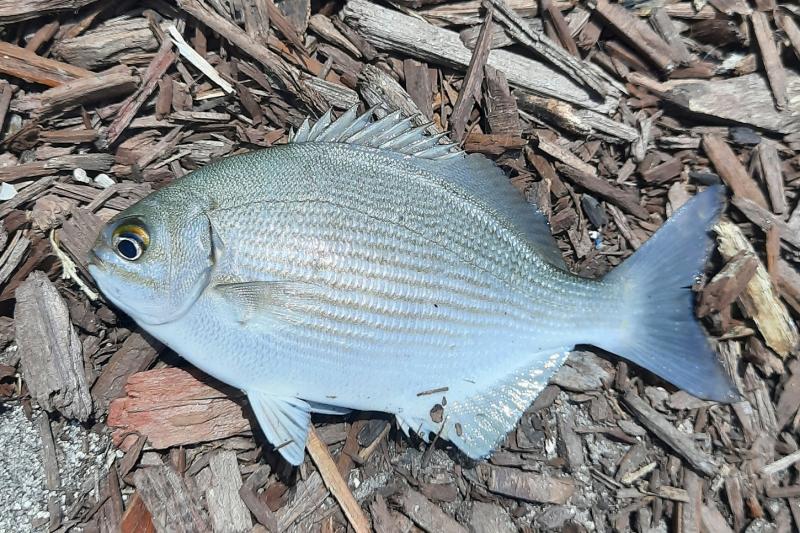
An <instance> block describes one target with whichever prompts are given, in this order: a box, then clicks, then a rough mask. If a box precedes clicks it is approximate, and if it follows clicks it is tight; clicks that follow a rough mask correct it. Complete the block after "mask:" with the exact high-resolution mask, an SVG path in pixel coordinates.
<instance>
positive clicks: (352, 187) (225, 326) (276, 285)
mask: <svg viewBox="0 0 800 533" xmlns="http://www.w3.org/2000/svg"><path fill="white" fill-rule="evenodd" d="M441 137H442V136H440V135H429V134H427V133H426V126H415V125H414V124H413V122H412V119H411V118H409V117H406V116H404V115H402V114H401V113H400V112H399V111H398V112H394V113H389V114H386V115H385V116H383V117H382V118H380V119H376V118H375V117H373V112H372V111H367V112H366V113H362V114H358V113H357V111H356V109H355V108H353V109H350V110H348V111H346V112H344V113H343V114H342V115H341V116H340V117H339V118H338V119H336V120H334V119H333V116H332V114H331V113H330V112H328V113H327V114H325V115H324V116H322V117H321V118H320V119H319V120H318V121H317V122H316V123H315V124H314V125H313V126H311V125H310V122H309V121H308V120H306V122H304V123H303V125H302V126H301V127H300V128H299V129H298V130H297V131H296V132H292V134H291V135H290V140H289V142H288V143H286V144H282V145H275V146H272V147H269V148H266V149H263V150H257V151H252V152H249V153H245V154H239V155H235V156H232V157H228V158H223V159H221V160H218V161H215V162H212V163H210V164H208V165H206V166H205V167H202V168H200V169H198V170H195V171H194V172H191V173H189V174H187V175H186V176H183V177H181V178H178V179H175V180H174V181H172V182H171V183H169V184H167V185H166V186H164V187H163V188H161V189H159V190H158V191H156V192H153V193H152V194H150V195H149V196H147V197H145V198H144V199H142V200H140V201H139V202H138V203H136V204H134V205H132V206H131V207H129V208H127V209H126V210H124V211H122V212H121V213H119V214H117V215H116V216H114V217H113V218H112V219H111V220H110V221H109V222H108V224H107V225H106V226H105V227H104V228H103V229H102V230H101V232H100V234H99V236H98V238H97V241H96V243H95V245H94V246H93V248H92V250H91V252H90V259H89V266H88V269H89V272H90V273H91V275H92V277H93V278H94V280H95V282H96V284H97V286H98V287H99V289H100V290H101V291H102V293H103V294H104V295H105V297H106V298H107V299H108V300H109V301H110V302H111V303H113V304H114V305H115V306H117V307H118V308H119V309H120V310H121V311H123V312H125V313H127V314H128V315H129V316H130V317H132V318H133V320H135V321H136V322H137V323H138V324H139V326H140V327H141V328H143V329H144V330H146V331H147V332H149V333H150V334H151V335H153V336H154V337H155V338H157V339H159V340H160V341H161V342H163V343H164V344H165V345H166V346H168V347H170V348H171V349H172V350H174V351H175V352H176V353H177V354H179V355H180V356H182V357H183V358H185V359H186V360H187V361H188V362H190V363H191V364H193V365H194V366H196V367H197V368H199V369H201V370H202V371H204V372H206V373H207V374H210V375H211V376H214V377H215V378H217V379H219V380H221V381H222V382H225V383H227V384H229V385H231V386H233V387H237V388H239V389H241V390H242V391H243V392H244V393H245V394H246V397H247V399H248V404H249V406H250V408H251V409H252V411H253V413H254V415H255V418H256V420H257V421H258V424H259V426H260V427H261V429H262V430H263V433H264V436H265V437H266V439H267V440H268V441H269V442H270V443H271V444H272V445H273V446H274V447H275V448H276V449H277V451H278V452H279V453H280V454H281V455H282V456H283V458H285V459H286V461H288V462H289V463H290V464H292V465H299V464H300V463H302V461H303V460H304V456H305V443H306V438H307V435H308V427H309V423H310V417H311V414H312V413H322V414H328V415H343V414H347V413H349V412H350V411H352V410H363V411H380V412H385V413H389V414H393V415H395V417H396V419H397V423H398V426H399V427H400V428H402V430H403V431H404V432H405V433H406V434H410V433H412V432H413V433H416V434H418V435H419V436H420V437H422V439H423V440H425V441H428V440H429V439H430V438H431V437H432V436H434V435H436V436H438V438H440V439H442V440H445V439H446V440H447V441H449V442H450V443H452V445H454V446H455V447H456V448H458V449H459V450H460V451H461V452H462V453H463V454H464V455H466V456H467V457H469V458H471V459H476V460H479V459H483V458H486V457H488V456H489V455H490V454H491V452H492V451H493V450H494V449H495V448H496V447H497V446H498V445H499V444H500V443H501V441H502V440H503V439H504V438H505V436H506V434H507V433H508V432H509V431H510V430H511V429H513V428H514V427H515V425H516V423H517V421H518V420H519V419H520V417H521V416H522V414H523V412H524V411H525V410H526V409H527V408H528V407H529V406H530V404H531V402H532V401H533V400H534V399H535V398H536V396H537V395H538V394H539V393H540V392H541V391H542V389H543V388H544V387H545V386H546V385H547V382H548V379H549V378H550V377H551V376H552V375H553V373H554V372H555V371H556V370H557V369H558V368H559V367H560V366H561V365H562V364H563V363H564V360H565V359H566V358H567V355H568V353H569V352H570V351H571V350H573V349H574V347H575V346H577V345H591V346H595V347H597V348H599V349H602V350H605V351H608V352H611V353H613V354H616V355H618V356H621V357H623V358H625V359H627V360H629V361H632V362H633V363H635V364H637V365H639V366H641V367H644V368H645V369H647V370H650V371H651V372H653V373H655V374H656V375H658V376H660V377H661V378H663V379H664V380H666V381H669V382H671V383H672V384H674V385H675V386H677V387H680V388H682V389H685V390H686V391H688V392H689V393H691V394H693V395H695V396H698V397H700V398H704V399H709V400H714V401H720V402H730V401H734V400H736V399H738V393H737V391H736V388H735V387H734V385H733V384H732V381H731V378H730V376H729V375H728V373H727V372H726V370H725V368H724V367H723V366H722V364H721V363H720V361H719V360H718V359H717V356H716V352H715V349H714V347H713V346H712V344H711V341H710V339H709V338H708V337H707V335H706V334H705V332H704V330H703V328H702V326H701V325H700V323H699V322H698V321H697V319H696V318H695V316H694V312H693V308H694V307H693V306H694V298H693V292H692V290H691V288H692V286H693V285H694V284H695V283H696V282H697V281H698V279H699V278H700V277H701V276H702V275H703V271H704V266H705V263H706V261H707V259H708V256H709V253H710V251H711V249H712V245H713V239H712V237H711V235H710V229H711V227H712V226H713V224H714V223H715V221H716V220H717V219H718V218H719V216H720V214H721V212H722V210H723V207H724V199H725V191H724V189H723V187H721V186H714V187H709V188H708V189H707V190H705V191H703V192H701V193H699V194H697V195H695V196H694V197H693V198H692V199H690V200H689V201H688V202H687V203H686V204H685V205H684V206H682V207H681V208H680V209H678V210H677V211H676V212H675V213H674V214H673V215H672V217H671V218H669V219H668V220H667V221H666V222H665V223H664V224H663V225H662V226H661V228H660V229H659V230H658V231H657V232H656V233H655V234H654V235H653V236H652V237H651V238H650V239H649V240H647V241H646V242H645V243H644V244H643V245H642V246H641V247H640V248H639V249H638V250H637V251H636V252H635V253H634V254H633V255H632V256H631V257H629V258H628V259H627V260H625V261H624V262H622V263H621V264H620V265H619V266H617V267H616V268H615V269H613V270H611V271H610V272H609V273H608V274H607V275H605V276H603V277H602V278H599V279H587V278H582V277H579V276H577V275H575V274H573V273H571V272H570V271H569V269H568V268H567V265H566V264H565V262H564V259H563V257H562V255H561V253H560V251H559V249H558V247H557V245H556V242H555V240H554V238H553V236H552V234H551V231H550V227H549V225H548V222H547V219H546V217H545V216H544V214H543V213H542V212H541V210H540V209H539V208H538V207H537V206H535V205H533V204H530V203H528V202H526V201H525V200H524V199H523V198H522V196H521V195H520V194H519V193H518V192H517V190H516V189H515V188H514V187H513V185H512V184H511V183H510V181H509V179H508V178H507V176H506V175H505V174H504V172H503V171H502V169H500V167H498V166H497V165H496V164H495V163H494V162H493V161H491V160H490V159H488V158H486V157H484V156H482V155H479V154H467V153H465V152H464V151H462V150H460V149H459V148H458V147H456V146H454V145H452V144H450V143H449V142H447V140H446V139H443V138H441Z"/></svg>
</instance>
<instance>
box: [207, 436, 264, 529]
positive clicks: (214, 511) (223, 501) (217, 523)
mask: <svg viewBox="0 0 800 533" xmlns="http://www.w3.org/2000/svg"><path fill="white" fill-rule="evenodd" d="M208 466H209V469H210V470H211V486H210V487H208V488H207V489H206V490H205V494H206V504H207V506H208V514H209V517H210V518H211V527H212V528H213V530H214V531H229V532H231V533H249V532H250V530H251V529H252V528H253V520H252V519H251V518H250V511H249V510H248V509H247V506H246V505H245V504H244V502H243V501H242V499H241V498H240V497H239V489H240V488H241V486H242V475H241V473H239V462H238V461H237V459H236V452H234V451H233V450H219V451H217V452H214V453H213V454H212V455H211V457H210V459H209V460H208Z"/></svg>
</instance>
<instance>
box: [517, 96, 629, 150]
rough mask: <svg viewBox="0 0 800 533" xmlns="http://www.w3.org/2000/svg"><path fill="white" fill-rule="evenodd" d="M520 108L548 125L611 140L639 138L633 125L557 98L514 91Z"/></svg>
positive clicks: (625, 141)
mask: <svg viewBox="0 0 800 533" xmlns="http://www.w3.org/2000/svg"><path fill="white" fill-rule="evenodd" d="M514 96H516V98H517V104H518V105H519V107H520V108H521V109H523V110H525V111H527V112H529V113H531V114H533V115H534V116H535V117H536V118H539V119H541V120H543V121H545V122H547V123H549V124H553V125H554V126H557V127H559V128H563V129H565V130H566V131H568V132H570V133H574V134H576V135H580V136H587V137H597V138H599V139H603V140H605V141H608V142H612V143H631V142H634V141H636V140H637V139H639V132H638V130H637V129H636V128H633V127H631V126H628V125H627V124H623V123H622V122H618V121H616V120H614V119H612V118H609V117H607V116H606V115H603V114H601V113H598V112H596V111H592V110H591V109H580V108H576V107H574V106H572V105H570V104H568V103H567V102H563V101H561V100H558V99H556V98H545V97H541V96H536V95H533V94H527V93H524V92H522V91H515V92H514Z"/></svg>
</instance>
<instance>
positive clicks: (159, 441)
mask: <svg viewBox="0 0 800 533" xmlns="http://www.w3.org/2000/svg"><path fill="white" fill-rule="evenodd" d="M204 379H205V380H206V381H207V383H206V382H203V381H200V380H199V379H198V378H197V377H195V375H193V374H190V373H189V372H186V371H185V370H181V369H178V368H162V369H158V370H149V371H146V372H139V373H137V374H133V375H131V376H130V377H129V378H128V383H127V384H126V385H125V393H126V394H127V396H126V397H123V398H118V399H116V400H114V401H112V402H111V405H110V406H109V410H108V425H109V427H111V428H114V432H113V434H112V438H113V439H114V442H115V443H116V444H117V445H118V446H120V447H121V448H123V449H127V448H128V447H129V446H131V445H132V444H133V443H134V442H135V439H130V438H128V437H129V436H132V435H131V432H135V433H138V434H140V435H145V436H146V437H147V439H148V442H149V443H150V445H151V446H153V447H154V448H159V449H161V448H169V447H171V446H179V445H182V444H183V445H187V444H195V443H198V442H207V441H212V440H217V439H222V438H225V437H230V436H233V435H239V434H241V433H244V432H246V431H249V430H250V422H249V421H248V420H247V419H246V418H245V414H244V412H243V408H242V406H241V405H239V404H238V403H236V402H235V401H233V400H232V399H231V398H235V399H240V398H242V393H241V392H238V391H236V390H233V389H231V388H230V387H227V386H225V385H222V384H221V383H218V382H216V381H214V380H212V379H211V378H208V377H204Z"/></svg>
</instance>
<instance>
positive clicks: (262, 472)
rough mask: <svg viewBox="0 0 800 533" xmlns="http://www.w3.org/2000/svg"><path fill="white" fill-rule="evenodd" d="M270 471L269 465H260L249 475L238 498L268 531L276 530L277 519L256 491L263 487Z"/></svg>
mask: <svg viewBox="0 0 800 533" xmlns="http://www.w3.org/2000/svg"><path fill="white" fill-rule="evenodd" d="M271 471H272V469H271V468H270V466H269V465H261V466H260V467H258V469H256V471H255V472H253V473H252V474H250V477H248V478H247V481H245V482H244V483H243V484H242V486H241V487H240V488H239V496H240V497H241V498H242V501H243V502H244V503H245V505H246V506H247V508H248V509H249V510H250V512H251V513H253V516H255V517H256V520H258V523H259V524H262V525H263V526H264V527H266V528H267V530H268V531H277V530H278V518H277V517H276V516H275V513H273V512H272V509H270V508H269V506H268V505H267V504H266V502H265V501H264V500H263V499H262V498H260V497H259V495H258V489H260V488H261V487H263V486H264V484H265V483H266V482H267V480H268V479H269V474H270V472H271Z"/></svg>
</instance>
